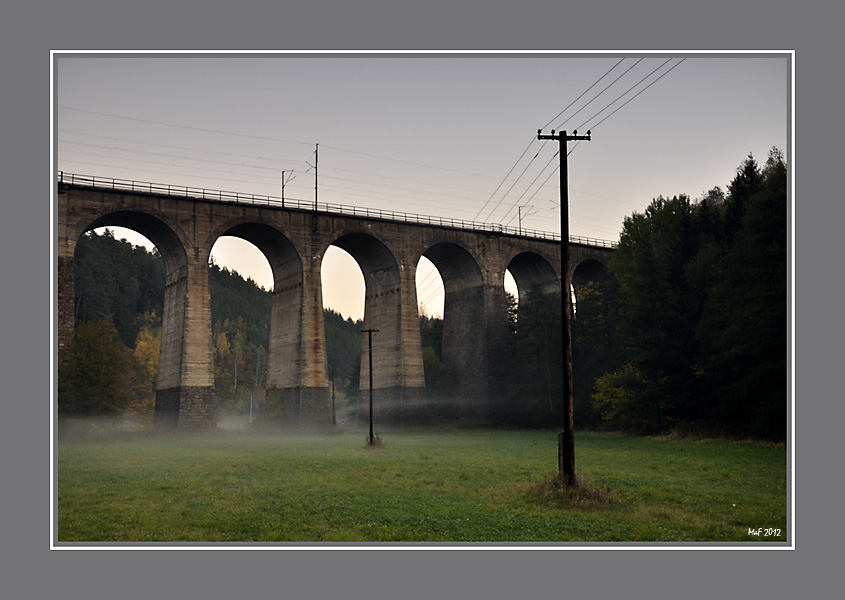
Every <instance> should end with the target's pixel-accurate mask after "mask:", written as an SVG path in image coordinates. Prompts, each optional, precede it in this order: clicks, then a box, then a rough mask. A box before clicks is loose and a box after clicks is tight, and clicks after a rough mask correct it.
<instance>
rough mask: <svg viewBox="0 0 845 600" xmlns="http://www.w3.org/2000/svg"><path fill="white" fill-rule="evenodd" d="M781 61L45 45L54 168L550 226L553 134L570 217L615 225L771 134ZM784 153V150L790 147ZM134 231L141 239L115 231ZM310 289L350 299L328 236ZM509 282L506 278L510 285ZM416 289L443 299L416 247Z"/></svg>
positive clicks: (712, 182)
mask: <svg viewBox="0 0 845 600" xmlns="http://www.w3.org/2000/svg"><path fill="white" fill-rule="evenodd" d="M788 67H789V59H788V57H785V56H783V55H774V54H770V55H766V54H759V53H758V54H744V55H736V54H708V55H703V54H689V53H687V54H680V53H679V54H671V53H666V52H663V53H660V54H656V53H655V54H647V53H646V54H644V53H636V54H635V53H613V54H610V53H607V54H599V55H592V56H590V57H588V56H585V55H579V54H567V53H560V54H556V55H554V56H546V55H539V54H520V55H514V56H508V57H503V56H494V55H487V56H466V55H464V56H458V57H455V56H446V55H435V56H420V55H413V54H399V55H394V56H387V55H383V54H373V55H368V56H364V57H361V56H357V57H356V56H353V55H325V56H320V57H313V56H311V57H308V56H301V55H296V54H277V55H273V56H259V55H255V54H241V55H234V56H230V57H220V56H214V55H210V54H209V55H205V56H199V57H197V56H189V55H175V56H172V55H168V56H164V55H159V56H156V55H149V54H142V53H137V54H131V53H127V54H121V55H116V56H112V55H100V54H87V55H82V56H60V57H59V58H58V61H57V69H56V86H55V91H56V99H55V107H56V108H55V119H54V135H55V139H56V140H57V160H58V162H57V165H56V166H57V169H58V170H63V171H67V172H71V173H78V174H83V175H96V176H102V177H114V178H120V179H134V180H138V181H150V182H155V183H165V184H173V185H185V186H192V187H203V188H208V189H222V190H227V191H237V192H243V193H250V194H262V195H269V196H277V197H278V196H280V195H281V178H282V172H283V171H284V172H285V173H286V174H287V176H288V177H291V178H290V180H289V182H288V183H287V185H286V186H285V197H286V198H296V199H300V200H305V201H313V198H314V172H313V169H311V168H310V165H313V164H314V150H315V147H316V144H319V185H318V193H319V198H318V199H319V201H320V202H329V203H335V204H346V205H355V206H362V207H368V208H384V209H390V210H395V211H402V212H408V213H416V214H422V215H435V216H442V217H452V218H458V219H464V220H472V221H478V222H486V223H500V224H503V225H508V226H514V227H516V226H517V224H518V207H523V208H522V210H521V212H522V227H523V228H529V229H537V230H542V231H552V232H558V231H559V213H558V207H557V205H556V203H557V202H558V199H559V188H558V183H559V179H558V175H557V172H554V171H553V169H554V168H555V167H556V166H557V165H558V159H557V158H556V157H555V156H554V154H555V152H557V150H558V144H557V142H540V141H537V139H536V137H537V130H538V129H540V128H542V129H543V130H544V131H543V132H544V133H549V130H550V129H557V130H560V129H566V130H567V131H568V132H570V133H571V132H572V130H573V129H577V130H578V131H579V133H585V132H586V130H587V129H591V130H592V141H590V142H583V143H580V144H577V145H576V144H575V143H570V145H569V150H570V156H569V163H568V164H569V202H570V208H569V211H570V234H571V235H578V236H584V237H592V238H599V239H606V240H614V241H615V240H618V238H619V232H620V231H621V228H622V222H623V219H624V218H625V216H627V215H630V214H631V213H632V212H634V211H638V212H642V211H643V210H644V209H645V208H646V207H647V206H648V204H649V203H650V202H651V200H652V199H654V198H655V197H657V196H658V195H663V196H674V195H677V194H687V195H689V196H691V197H693V198H697V197H699V196H701V195H702V194H703V193H704V192H705V191H707V190H709V189H710V188H712V187H714V186H720V187H722V188H723V189H725V188H726V186H727V184H728V183H729V182H730V180H731V179H732V178H733V176H734V174H735V172H736V168H737V167H738V166H739V164H740V163H741V162H742V161H743V160H744V159H745V157H746V156H747V155H748V154H749V153H753V155H754V156H755V158H756V159H757V161H758V163H760V164H761V165H762V164H763V163H765V160H766V157H767V155H768V152H769V150H770V149H771V147H772V146H777V147H778V148H780V149H781V150H783V151H784V152H787V151H788V150H789V149H788V148H787V132H788V123H789V121H788V116H789V115H788V107H789V104H788V99H789V93H790V92H789V81H788V72H789V71H788ZM789 158H790V157H789V155H787V159H789ZM117 235H118V237H126V238H127V239H129V241H132V242H133V243H140V242H142V241H143V240H142V239H140V238H139V237H138V236H133V235H132V233H131V232H125V231H123V230H119V231H117ZM213 256H214V259H215V261H216V262H217V263H218V264H221V265H224V266H228V267H229V268H230V269H234V270H237V271H238V272H239V273H241V274H242V275H244V276H245V277H246V276H249V277H252V278H253V279H254V280H255V281H256V282H258V283H259V284H260V285H262V286H264V287H265V288H266V289H271V287H272V278H271V275H270V268H269V265H268V264H267V261H266V259H264V257H263V256H262V255H261V254H260V252H258V250H257V249H256V248H255V247H253V246H251V245H250V244H248V243H246V242H242V241H241V240H237V239H235V238H223V239H221V240H220V241H219V242H218V243H217V244H216V245H215V247H214V250H213ZM323 280H324V283H323V286H324V287H323V296H324V302H325V304H326V305H327V306H329V307H331V308H333V309H335V310H337V311H339V312H340V313H341V314H343V315H344V316H347V317H348V316H351V317H352V318H360V317H361V316H362V315H363V296H364V291H363V286H364V284H363V277H362V276H361V273H360V270H359V269H358V268H357V265H356V264H355V262H354V260H352V259H351V257H349V255H347V254H346V253H345V252H343V251H342V250H339V249H330V252H328V253H327V254H326V259H325V261H324V266H323ZM511 290H512V291H514V290H513V287H512V284H511ZM418 296H419V300H420V302H421V303H422V304H424V306H425V310H426V312H427V313H428V314H433V315H439V314H442V285H441V284H440V282H439V277H438V276H437V275H436V270H435V269H434V268H433V267H432V266H431V265H430V263H427V261H423V264H421V265H420V267H419V276H418Z"/></svg>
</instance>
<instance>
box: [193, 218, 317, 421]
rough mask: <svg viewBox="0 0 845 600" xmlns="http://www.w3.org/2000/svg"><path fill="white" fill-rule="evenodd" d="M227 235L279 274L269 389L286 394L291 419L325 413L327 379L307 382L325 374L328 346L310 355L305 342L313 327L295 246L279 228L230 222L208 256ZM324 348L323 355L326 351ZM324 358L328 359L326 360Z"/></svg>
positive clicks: (274, 300) (275, 285)
mask: <svg viewBox="0 0 845 600" xmlns="http://www.w3.org/2000/svg"><path fill="white" fill-rule="evenodd" d="M221 237H236V238H240V239H242V240H244V241H247V242H249V243H250V244H252V245H253V246H255V247H256V248H258V250H259V251H260V252H261V253H262V254H263V255H264V257H265V258H266V259H267V262H268V263H269V265H270V270H271V272H272V275H273V291H272V295H273V296H272V303H271V309H270V336H269V348H268V357H267V386H268V387H270V388H273V387H275V389H276V390H277V391H278V394H279V395H280V398H279V399H280V401H281V408H282V414H283V415H284V417H285V419H286V420H291V421H300V420H301V419H302V418H303V416H305V417H306V418H307V417H310V416H315V415H319V414H321V413H323V412H324V410H323V404H324V402H323V400H324V399H323V398H322V396H323V395H325V394H324V390H323V388H325V387H326V383H325V381H323V380H322V379H320V378H319V377H316V378H313V379H314V381H307V379H308V378H307V377H306V373H307V372H308V369H307V368H306V367H308V368H311V369H312V370H314V371H316V372H317V373H320V372H324V371H325V361H324V357H325V344H324V342H323V343H322V344H321V343H320V340H318V342H317V343H316V344H314V343H312V344H311V350H312V351H311V352H307V346H306V344H305V343H304V340H305V339H306V338H308V337H309V336H307V335H306V333H305V326H306V324H307V318H306V313H305V311H304V310H303V308H304V304H305V301H304V280H305V277H304V269H303V261H302V257H301V256H300V253H299V252H298V251H297V249H296V247H295V246H294V244H293V242H291V240H290V239H289V238H288V237H287V236H286V235H285V234H284V233H283V232H282V231H280V230H279V229H278V228H276V227H275V226H273V225H271V224H268V223H264V222H259V221H254V220H249V219H235V220H229V221H227V222H226V223H224V224H222V225H221V226H219V227H217V228H216V229H215V231H214V233H213V235H212V236H210V238H209V240H208V242H207V246H208V253H209V255H210V254H211V248H212V247H213V245H214V244H215V243H216V242H217V240H219V239H220V238H221ZM320 350H322V352H321V351H320ZM321 359H323V360H321Z"/></svg>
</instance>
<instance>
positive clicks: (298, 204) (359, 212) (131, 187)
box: [58, 171, 616, 248]
mask: <svg viewBox="0 0 845 600" xmlns="http://www.w3.org/2000/svg"><path fill="white" fill-rule="evenodd" d="M58 181H59V183H64V184H68V185H75V186H81V187H93V188H101V189H110V190H123V191H130V192H139V193H147V194H157V195H164V196H175V197H180V198H195V199H199V200H207V201H217V202H239V203H247V204H258V205H263V206H276V207H279V208H291V209H295V210H307V211H315V210H316V211H317V212H325V213H330V214H336V215H345V216H354V217H367V218H373V219H383V220H390V221H401V222H404V223H417V224H422V225H436V226H440V227H450V228H454V229H468V230H471V231H487V232H491V233H501V234H507V235H518V236H522V237H530V238H539V239H546V240H560V233H555V232H551V231H539V230H535V229H525V228H518V227H508V226H504V225H501V224H499V223H479V222H477V221H465V220H463V219H452V218H448V217H434V216H429V215H418V214H414V213H406V212H399V211H393V210H383V209H379V208H366V207H362V206H352V205H346V204H333V203H327V202H318V203H316V204H315V203H314V202H310V201H307V200H300V199H296V198H284V199H282V198H280V197H278V196H264V195H259V194H246V193H243V192H230V191H223V190H211V189H206V188H198V187H190V186H183V185H171V184H166V183H151V182H146V181H134V180H131V179H116V178H113V177H100V176H96V175H78V174H75V173H66V172H64V171H59V172H58ZM569 241H570V243H575V244H587V245H590V246H601V247H607V248H613V247H615V246H616V242H611V241H609V240H600V239H595V238H586V237H581V236H569Z"/></svg>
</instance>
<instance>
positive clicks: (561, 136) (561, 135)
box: [537, 129, 590, 142]
mask: <svg viewBox="0 0 845 600" xmlns="http://www.w3.org/2000/svg"><path fill="white" fill-rule="evenodd" d="M542 132H543V130H542V129H538V130H537V139H538V140H557V141H559V142H574V141H583V142H589V141H590V132H589V131H588V132H587V135H578V131H577V130H575V131H573V132H572V135H567V134H566V130H564V131H560V132H558V134H557V135H555V130H554V129H552V134H551V135H542Z"/></svg>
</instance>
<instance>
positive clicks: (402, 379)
mask: <svg viewBox="0 0 845 600" xmlns="http://www.w3.org/2000/svg"><path fill="white" fill-rule="evenodd" d="M329 245H333V246H337V247H338V248H340V249H342V250H344V251H346V252H347V253H348V254H349V255H350V256H352V258H354V259H355V261H356V262H357V263H358V266H359V267H360V268H361V272H362V273H363V275H364V286H365V290H364V329H378V333H376V334H374V335H373V395H374V402H375V401H376V399H377V401H378V404H379V407H378V408H377V409H376V410H377V412H379V413H381V415H382V417H383V418H387V419H390V420H392V421H398V422H400V423H401V422H402V420H404V419H406V418H410V415H409V410H412V407H413V406H414V405H415V404H416V403H418V402H419V401H421V400H422V397H423V395H424V391H425V377H424V374H423V367H422V351H421V349H420V337H419V336H420V331H419V319H418V312H417V299H416V289H415V286H414V274H415V268H414V267H413V266H411V265H406V264H404V263H402V262H400V260H398V259H397V256H396V254H395V253H394V252H393V250H391V249H390V248H389V247H388V246H387V244H385V242H383V241H382V240H381V239H379V238H378V237H376V236H374V235H372V234H370V233H365V232H361V231H347V232H344V233H342V234H341V235H339V236H337V237H335V238H334V239H333V240H332V241H331V243H330V244H329ZM369 365H370V363H369V346H368V338H367V336H362V346H361V371H360V382H361V383H360V389H361V391H362V397H363V396H364V395H365V394H364V391H365V390H369ZM359 414H360V411H359Z"/></svg>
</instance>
